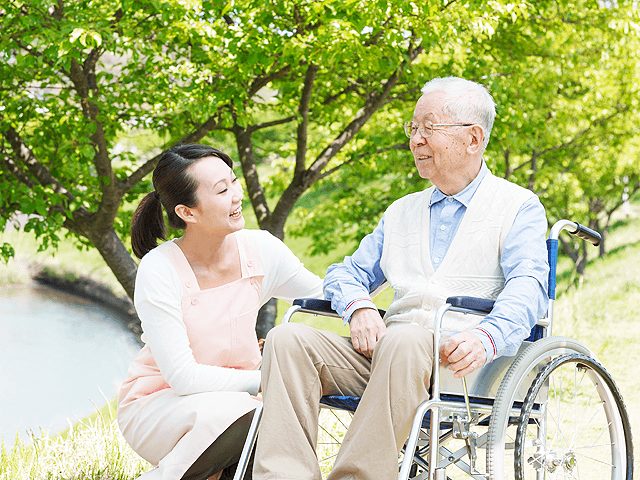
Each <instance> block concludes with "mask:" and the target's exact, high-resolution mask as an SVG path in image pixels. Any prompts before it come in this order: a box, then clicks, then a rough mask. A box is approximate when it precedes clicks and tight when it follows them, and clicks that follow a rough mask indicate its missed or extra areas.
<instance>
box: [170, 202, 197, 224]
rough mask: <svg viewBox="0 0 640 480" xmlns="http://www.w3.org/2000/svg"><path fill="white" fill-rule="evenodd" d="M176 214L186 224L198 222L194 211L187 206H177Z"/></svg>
mask: <svg viewBox="0 0 640 480" xmlns="http://www.w3.org/2000/svg"><path fill="white" fill-rule="evenodd" d="M174 212H176V215H178V217H180V218H181V219H182V220H183V221H184V222H185V223H195V222H196V219H195V217H194V215H193V210H191V208H189V207H187V206H186V205H182V204H179V205H176V208H175V209H174Z"/></svg>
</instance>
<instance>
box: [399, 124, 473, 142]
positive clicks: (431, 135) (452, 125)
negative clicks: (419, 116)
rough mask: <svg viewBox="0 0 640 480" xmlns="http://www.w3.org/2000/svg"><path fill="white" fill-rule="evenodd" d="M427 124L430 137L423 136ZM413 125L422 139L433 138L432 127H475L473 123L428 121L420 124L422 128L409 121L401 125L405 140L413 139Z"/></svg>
mask: <svg viewBox="0 0 640 480" xmlns="http://www.w3.org/2000/svg"><path fill="white" fill-rule="evenodd" d="M427 123H429V124H430V125H431V134H430V135H425V133H426V129H425V126H426V124H427ZM413 124H416V125H417V128H416V132H419V133H420V135H422V136H423V137H424V138H431V137H433V131H434V130H433V127H472V126H474V125H475V123H431V121H430V120H425V121H424V122H422V125H423V126H420V124H419V123H417V122H414V121H413V120H409V121H406V122H404V124H403V125H402V126H403V128H404V134H405V135H406V136H407V138H411V137H413V135H415V133H414V134H413V135H412V134H411V127H413ZM407 128H409V130H408V131H407Z"/></svg>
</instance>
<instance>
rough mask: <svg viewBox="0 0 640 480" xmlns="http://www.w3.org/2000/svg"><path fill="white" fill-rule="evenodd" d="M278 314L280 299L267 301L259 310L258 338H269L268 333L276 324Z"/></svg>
mask: <svg viewBox="0 0 640 480" xmlns="http://www.w3.org/2000/svg"><path fill="white" fill-rule="evenodd" d="M277 315H278V299H277V298H272V299H270V300H269V301H268V302H267V303H265V304H264V305H263V306H262V308H261V309H260V311H259V312H258V318H257V320H256V336H257V337H258V339H261V338H267V333H269V330H271V329H272V328H273V327H274V326H275V324H276V317H277Z"/></svg>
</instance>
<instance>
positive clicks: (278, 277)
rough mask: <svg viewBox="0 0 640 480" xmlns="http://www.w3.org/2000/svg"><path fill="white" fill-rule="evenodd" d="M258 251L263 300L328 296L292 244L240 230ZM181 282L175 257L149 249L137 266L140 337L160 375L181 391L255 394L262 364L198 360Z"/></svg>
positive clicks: (189, 392) (264, 232)
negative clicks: (252, 366)
mask: <svg viewBox="0 0 640 480" xmlns="http://www.w3.org/2000/svg"><path fill="white" fill-rule="evenodd" d="M236 235H243V236H246V237H247V239H248V240H249V241H250V242H251V243H252V244H255V245H258V247H259V252H260V263H261V269H262V271H263V273H264V278H263V280H262V288H261V294H260V305H261V306H262V305H264V304H265V303H266V302H267V301H268V300H269V299H270V298H272V297H275V298H279V299H282V300H285V301H287V302H289V303H291V302H292V301H293V300H294V299H296V298H324V297H323V293H322V280H321V279H320V277H318V276H317V275H315V274H313V273H311V272H310V271H309V270H307V269H306V268H305V267H304V265H303V264H302V263H301V262H300V261H299V260H298V258H297V257H296V256H295V255H294V254H293V253H292V252H291V250H289V248H288V247H287V246H286V245H285V244H284V243H283V242H282V241H281V240H279V239H278V238H276V237H274V236H273V235H271V234H270V233H268V232H266V231H264V230H241V231H239V232H237V233H236ZM182 295H183V286H182V283H181V281H180V278H179V277H178V273H177V271H176V269H175V267H174V266H173V264H172V263H171V261H170V260H169V259H168V258H167V257H166V256H165V255H164V254H163V253H161V252H159V251H157V250H152V251H150V252H149V253H147V254H146V255H145V256H144V258H143V259H142V261H141V262H140V265H139V268H138V274H137V277H136V286H135V295H134V303H135V307H136V311H137V312H138V316H139V317H140V320H141V322H142V329H143V332H144V333H143V335H142V340H143V341H144V342H145V343H146V345H148V346H149V348H150V349H151V352H152V353H153V358H154V359H155V361H156V363H157V365H158V368H159V369H160V372H161V373H162V376H163V377H164V379H165V381H166V382H167V383H168V384H169V386H170V387H171V388H172V389H174V390H175V391H176V393H178V394H179V395H189V394H194V393H199V392H207V391H245V392H249V393H251V394H254V395H255V394H256V393H257V392H258V389H259V386H260V371H259V370H239V369H234V368H226V367H219V366H212V365H203V364H198V363H197V362H196V360H195V358H194V355H193V352H192V350H191V347H190V345H189V339H188V337H187V330H186V326H185V324H184V322H183V320H182V308H181V301H182Z"/></svg>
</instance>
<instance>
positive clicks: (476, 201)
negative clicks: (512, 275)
mask: <svg viewBox="0 0 640 480" xmlns="http://www.w3.org/2000/svg"><path fill="white" fill-rule="evenodd" d="M434 189H435V187H431V188H429V189H427V190H424V191H422V192H419V193H414V194H411V195H407V196H405V197H403V198H401V199H399V200H397V201H395V202H394V203H393V204H391V206H390V207H389V208H388V209H387V211H386V213H385V216H384V246H383V250H382V259H381V261H380V265H381V267H382V271H383V272H384V274H385V277H386V279H387V281H388V282H389V284H390V285H391V287H392V288H393V290H394V291H395V296H394V298H393V302H392V303H391V306H390V307H389V309H388V310H387V314H386V315H385V317H384V320H385V323H386V324H387V326H388V327H391V326H393V325H394V324H397V323H416V324H419V325H422V326H425V327H427V328H433V318H434V316H435V312H436V310H437V309H438V308H439V307H440V306H442V305H443V304H444V303H445V300H446V299H447V297H450V296H454V295H464V296H469V297H480V298H488V299H492V300H495V299H496V298H497V297H498V294H499V293H500V292H501V291H502V289H503V288H504V282H505V279H504V274H503V272H502V268H501V266H500V256H501V253H502V246H503V245H504V241H505V238H506V237H507V234H508V233H509V230H510V229H511V226H512V225H513V220H514V219H515V216H516V214H517V213H518V210H519V209H520V207H521V206H522V204H523V203H524V202H525V201H526V200H527V199H529V198H531V197H532V196H533V195H534V194H533V192H531V191H529V190H527V189H525V188H522V187H520V186H518V185H516V184H514V183H511V182H508V181H506V180H504V179H501V178H498V177H496V176H494V175H492V174H491V173H487V175H486V176H485V178H484V179H483V180H482V182H481V183H480V185H479V187H478V190H477V191H476V193H475V194H474V196H473V198H472V200H471V203H470V204H469V206H468V208H467V211H466V213H465V215H464V218H463V219H462V222H461V223H460V226H459V228H458V231H457V233H456V236H455V238H454V239H453V241H452V243H451V246H450V247H449V250H448V251H447V254H446V256H445V258H444V259H443V260H442V262H441V263H440V266H439V267H438V270H437V271H435V272H434V270H433V266H432V264H431V254H430V252H429V232H430V230H429V224H430V221H429V220H430V214H429V213H430V212H429V202H430V200H431V195H432V194H433V191H434ZM481 320H482V317H479V316H477V315H464V314H461V313H454V312H448V313H447V315H446V316H445V319H444V329H445V330H448V331H456V332H458V331H462V330H468V329H470V328H473V327H474V326H475V325H477V324H478V323H479V322H480V321H481Z"/></svg>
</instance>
